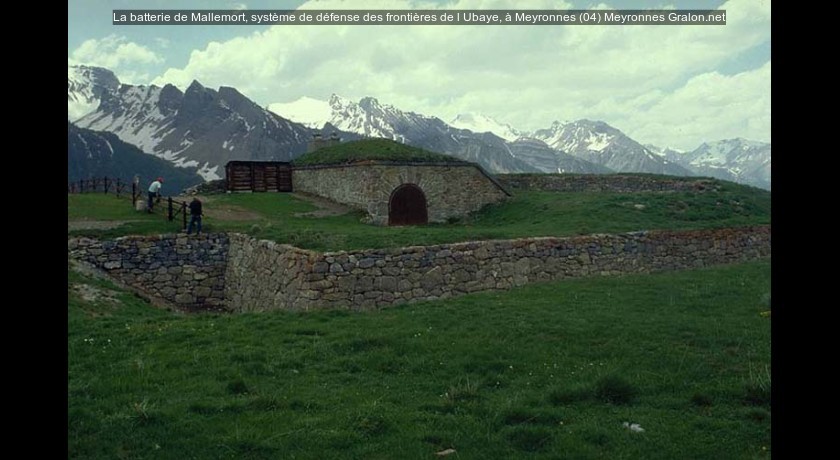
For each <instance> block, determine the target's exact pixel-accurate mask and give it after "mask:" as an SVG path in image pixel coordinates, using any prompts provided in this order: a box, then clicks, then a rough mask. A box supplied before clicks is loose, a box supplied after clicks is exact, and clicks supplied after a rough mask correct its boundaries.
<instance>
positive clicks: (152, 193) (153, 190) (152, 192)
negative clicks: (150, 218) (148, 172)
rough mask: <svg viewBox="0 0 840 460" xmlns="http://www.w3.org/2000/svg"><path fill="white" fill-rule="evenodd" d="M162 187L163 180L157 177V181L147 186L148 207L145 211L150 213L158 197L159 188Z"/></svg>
mask: <svg viewBox="0 0 840 460" xmlns="http://www.w3.org/2000/svg"><path fill="white" fill-rule="evenodd" d="M161 186H163V178H162V177H158V178H157V180H155V181H154V182H152V185H150V186H149V206H148V207H147V210H148V211H149V212H152V207H153V206H154V200H155V198H157V197H160V188H161Z"/></svg>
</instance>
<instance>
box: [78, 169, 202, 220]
mask: <svg viewBox="0 0 840 460" xmlns="http://www.w3.org/2000/svg"><path fill="white" fill-rule="evenodd" d="M129 185H131V207H132V208H133V209H136V208H137V200H143V199H145V196H144V195H143V192H142V190H141V189H140V187H139V186H138V184H137V182H134V181H126V180H123V179H120V178H111V177H102V178H99V177H94V178H91V179H80V180H78V181H72V182H68V183H67V193H104V194H108V193H113V194H115V195H116V196H117V198H119V196H120V195H121V194H125V193H127V192H128V189H129ZM162 199H163V197H158V198H157V199H156V202H157V203H160V201H161V200H162ZM187 208H188V204H187V202H186V201H178V200H175V199H173V198H172V197H171V196H169V197H166V220H168V221H169V222H173V221H174V220H175V219H176V218H178V217H179V216H180V217H181V224H182V228H183V229H184V230H186V229H187V213H188V211H187Z"/></svg>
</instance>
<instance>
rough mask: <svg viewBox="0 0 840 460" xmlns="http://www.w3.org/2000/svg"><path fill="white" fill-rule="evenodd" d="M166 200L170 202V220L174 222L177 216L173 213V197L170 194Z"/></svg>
mask: <svg viewBox="0 0 840 460" xmlns="http://www.w3.org/2000/svg"><path fill="white" fill-rule="evenodd" d="M166 201H167V202H169V222H172V221H173V220H175V216H174V215H172V197H171V196H170V197H169V198H167V199H166Z"/></svg>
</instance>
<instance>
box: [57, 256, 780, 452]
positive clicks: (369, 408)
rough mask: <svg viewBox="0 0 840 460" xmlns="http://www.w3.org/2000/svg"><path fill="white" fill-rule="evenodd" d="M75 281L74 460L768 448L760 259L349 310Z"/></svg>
mask: <svg viewBox="0 0 840 460" xmlns="http://www.w3.org/2000/svg"><path fill="white" fill-rule="evenodd" d="M69 275H70V284H69V289H68V296H69V302H68V339H67V345H68V365H69V368H68V382H67V383H68V388H67V390H68V404H69V405H68V410H69V413H68V437H67V439H68V458H86V459H87V458H156V459H183V458H245V459H261V458H265V459H271V458H302V459H323V458H334V459H342V458H347V459H358V458H433V457H434V453H435V452H439V451H442V450H444V449H455V450H456V451H457V455H453V456H452V458H455V457H457V458H546V459H549V458H552V459H554V458H767V457H769V446H770V418H771V408H770V400H769V395H770V368H769V366H770V319H769V317H767V316H766V315H762V312H764V311H766V310H768V309H769V305H768V303H769V291H770V265H769V263H768V262H755V263H749V264H743V265H737V266H728V267H718V268H712V269H702V270H692V271H685V272H679V273H664V274H657V275H649V276H626V277H617V278H593V279H578V280H569V281H563V282H553V283H546V284H536V285H530V286H525V287H522V288H517V289H514V290H511V291H509V292H504V293H497V292H493V293H481V294H473V295H467V296H463V297H460V298H458V299H451V300H447V301H439V302H427V303H418V304H414V305H410V306H403V307H397V308H392V309H388V310H384V311H377V312H370V313H361V314H360V313H351V312H345V311H334V312H310V313H305V314H304V313H290V312H276V313H262V314H241V315H228V316H220V315H215V314H202V315H187V316H184V315H177V314H173V313H170V312H166V311H162V310H158V309H155V308H152V307H150V306H149V305H147V304H146V303H145V302H143V301H142V300H140V299H138V298H137V297H135V296H133V295H131V294H128V293H125V292H122V291H121V290H119V289H118V288H116V287H114V286H113V285H110V284H109V283H107V282H104V281H100V280H95V279H92V278H88V277H86V276H84V275H80V274H78V273H75V272H72V271H71V272H69ZM625 422H628V423H637V424H639V425H640V426H641V427H642V429H643V430H644V431H643V432H632V431H630V430H628V429H627V428H626V427H624V426H623V424H624V423H625Z"/></svg>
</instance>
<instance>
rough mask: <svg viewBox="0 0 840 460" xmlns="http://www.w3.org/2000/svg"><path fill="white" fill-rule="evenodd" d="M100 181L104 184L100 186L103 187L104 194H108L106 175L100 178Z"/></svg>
mask: <svg viewBox="0 0 840 460" xmlns="http://www.w3.org/2000/svg"><path fill="white" fill-rule="evenodd" d="M102 183H103V184H105V186H104V187H102V188H103V189H105V194H106V195H107V194H108V176H105V177H104V178H103V179H102Z"/></svg>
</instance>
